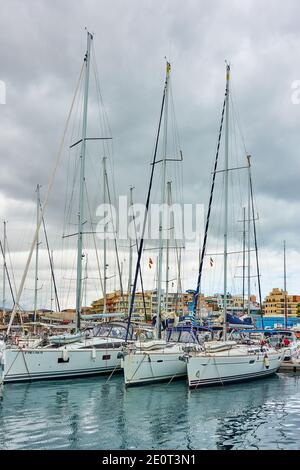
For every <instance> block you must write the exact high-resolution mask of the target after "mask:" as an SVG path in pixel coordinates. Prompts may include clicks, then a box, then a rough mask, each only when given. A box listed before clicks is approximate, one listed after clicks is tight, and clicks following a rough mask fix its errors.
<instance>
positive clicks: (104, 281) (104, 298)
mask: <svg viewBox="0 0 300 470" xmlns="http://www.w3.org/2000/svg"><path fill="white" fill-rule="evenodd" d="M102 162H103V205H104V207H105V205H106V157H103V160H102ZM103 230H104V235H103V237H104V238H103V263H104V276H103V313H106V281H107V271H106V270H107V259H106V232H107V224H106V223H104V229H103Z"/></svg>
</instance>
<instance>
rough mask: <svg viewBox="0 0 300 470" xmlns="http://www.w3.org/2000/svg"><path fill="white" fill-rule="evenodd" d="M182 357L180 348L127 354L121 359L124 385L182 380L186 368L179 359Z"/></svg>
mask: <svg viewBox="0 0 300 470" xmlns="http://www.w3.org/2000/svg"><path fill="white" fill-rule="evenodd" d="M182 355H183V350H182V347H181V346H177V345H176V346H174V347H172V348H166V349H161V350H153V351H137V352H133V353H129V354H127V355H125V356H124V358H123V359H122V362H121V365H122V368H123V371H124V379H125V385H127V386H130V385H139V384H146V383H153V382H162V381H169V380H173V379H177V378H184V377H186V375H187V367H186V363H185V362H184V361H180V360H179V357H180V356H182Z"/></svg>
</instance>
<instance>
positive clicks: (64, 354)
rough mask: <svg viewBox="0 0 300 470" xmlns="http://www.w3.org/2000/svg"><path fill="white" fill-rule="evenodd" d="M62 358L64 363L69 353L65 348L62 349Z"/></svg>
mask: <svg viewBox="0 0 300 470" xmlns="http://www.w3.org/2000/svg"><path fill="white" fill-rule="evenodd" d="M62 357H63V360H64V361H66V362H67V360H68V359H69V351H68V350H67V349H66V348H65V349H63V353H62Z"/></svg>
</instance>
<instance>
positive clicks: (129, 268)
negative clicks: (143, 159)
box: [127, 186, 134, 315]
mask: <svg viewBox="0 0 300 470" xmlns="http://www.w3.org/2000/svg"><path fill="white" fill-rule="evenodd" d="M132 191H133V186H131V187H130V200H129V204H130V209H129V210H130V212H131V215H132V216H134V215H133V208H132V206H133V199H132ZM132 242H133V240H131V236H130V234H129V267H128V288H127V296H128V315H129V312H130V303H131V288H132V248H133V246H134V245H133V244H132Z"/></svg>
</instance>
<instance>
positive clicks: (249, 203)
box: [247, 155, 251, 317]
mask: <svg viewBox="0 0 300 470" xmlns="http://www.w3.org/2000/svg"><path fill="white" fill-rule="evenodd" d="M247 158H248V172H249V176H248V216H247V217H248V220H247V231H248V238H247V241H248V262H247V271H248V275H247V286H248V288H247V290H248V295H247V297H248V302H247V315H248V317H249V316H250V296H251V285H250V277H251V259H250V248H251V246H250V245H251V234H250V224H251V181H250V155H249V156H247Z"/></svg>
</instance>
